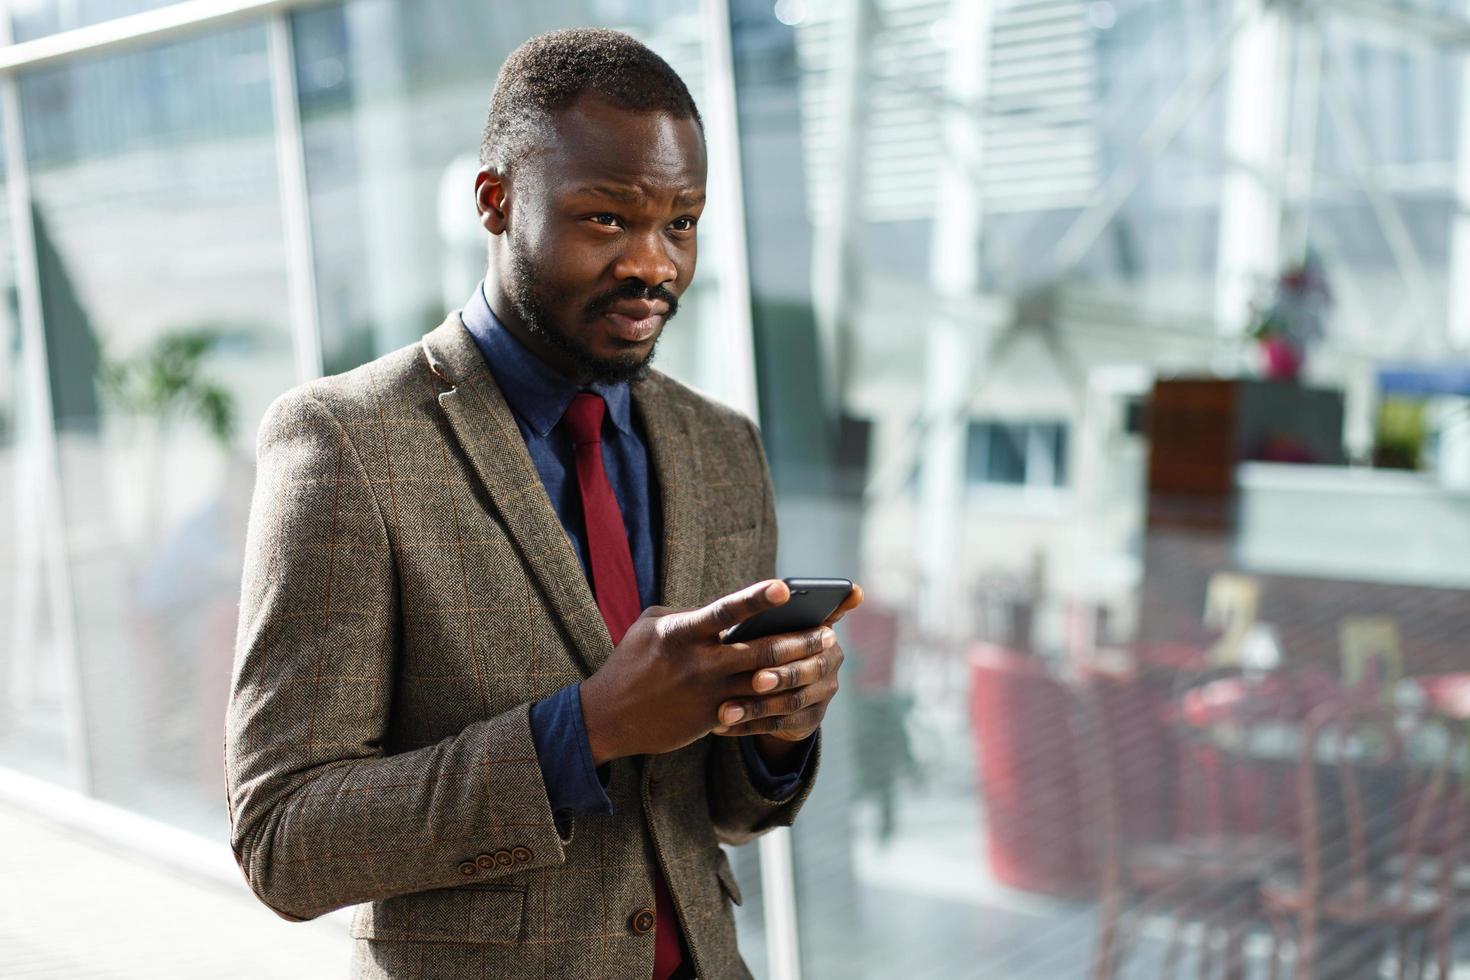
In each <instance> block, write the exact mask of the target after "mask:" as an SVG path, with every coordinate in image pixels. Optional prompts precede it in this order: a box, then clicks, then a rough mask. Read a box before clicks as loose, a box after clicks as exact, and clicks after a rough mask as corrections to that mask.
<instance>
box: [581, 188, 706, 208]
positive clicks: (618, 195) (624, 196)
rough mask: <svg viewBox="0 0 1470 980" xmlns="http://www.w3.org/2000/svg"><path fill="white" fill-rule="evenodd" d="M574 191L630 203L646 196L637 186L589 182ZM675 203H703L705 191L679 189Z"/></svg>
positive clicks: (686, 205)
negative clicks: (614, 185) (615, 185)
mask: <svg viewBox="0 0 1470 980" xmlns="http://www.w3.org/2000/svg"><path fill="white" fill-rule="evenodd" d="M572 193H574V194H594V195H597V196H599V197H605V198H608V199H609V200H613V201H617V202H619V203H621V204H628V205H637V204H642V203H643V200H644V198H645V196H646V195H645V194H644V193H643V192H642V191H640V190H638V189H637V188H633V187H613V186H611V185H608V184H587V185H584V186H582V187H578V188H576V189H575V190H574V191H573V192H572ZM674 203H675V204H678V205H680V206H682V207H691V206H693V205H696V204H703V203H704V191H703V190H701V189H697V188H691V189H689V190H683V191H679V192H678V193H677V194H675V195H674Z"/></svg>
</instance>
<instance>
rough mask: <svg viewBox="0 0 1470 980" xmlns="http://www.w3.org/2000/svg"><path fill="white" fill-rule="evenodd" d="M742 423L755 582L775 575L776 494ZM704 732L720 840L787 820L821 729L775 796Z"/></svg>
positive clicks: (736, 743) (750, 835) (811, 773)
mask: <svg viewBox="0 0 1470 980" xmlns="http://www.w3.org/2000/svg"><path fill="white" fill-rule="evenodd" d="M745 427H746V435H747V437H748V438H749V439H750V443H751V447H752V451H753V458H754V462H755V464H756V467H757V469H758V470H759V472H760V486H761V495H762V501H763V506H762V508H761V531H760V537H759V543H758V544H757V546H756V560H755V568H754V574H753V576H752V578H751V581H753V582H755V581H759V580H761V579H765V578H775V577H776V494H775V490H774V489H773V488H772V486H771V471H770V467H769V466H768V465H767V464H766V454H765V450H764V449H763V448H762V447H761V439H760V431H759V430H758V429H757V428H756V427H755V423H753V422H751V421H750V420H749V419H746V420H745ZM709 738H710V740H711V742H712V745H711V748H710V755H709V802H710V819H711V820H712V821H713V823H714V827H715V835H716V836H717V837H718V838H719V840H720V842H721V843H724V844H744V843H746V842H747V841H750V840H753V839H754V838H756V837H759V836H760V835H761V834H763V833H765V832H766V831H768V830H770V829H772V828H774V827H789V826H791V824H792V822H793V821H794V820H795V819H796V815H797V813H798V812H800V810H801V807H802V804H803V803H805V802H806V798H807V797H808V796H809V795H811V791H812V786H813V785H814V784H815V782H816V778H817V769H818V768H819V767H820V763H821V759H822V732H821V729H818V730H817V732H816V734H815V735H814V736H813V738H814V739H815V741H816V744H815V745H814V746H812V752H811V756H810V757H809V758H808V759H807V764H806V767H805V768H804V769H803V771H802V774H801V781H800V782H799V783H798V785H797V787H796V789H795V790H794V792H793V793H792V794H791V795H790V796H788V797H785V798H784V799H781V800H774V799H771V798H769V797H767V796H765V795H763V794H762V793H761V791H760V789H758V788H757V784H756V782H754V781H753V780H752V778H751V772H750V769H749V768H748V767H747V766H746V764H745V757H744V754H743V753H742V752H741V751H740V740H739V739H738V738H725V737H722V736H719V735H711V736H709Z"/></svg>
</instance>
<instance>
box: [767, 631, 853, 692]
mask: <svg viewBox="0 0 1470 980" xmlns="http://www.w3.org/2000/svg"><path fill="white" fill-rule="evenodd" d="M841 663H842V648H841V647H839V646H837V645H836V644H835V643H834V644H833V645H832V646H830V647H828V648H827V649H825V650H823V651H822V652H821V653H819V654H817V655H816V656H812V657H803V658H802V659H800V660H793V661H791V662H790V663H788V664H783V665H782V666H780V667H774V668H771V669H769V670H758V671H756V672H755V675H754V676H752V677H751V679H750V687H751V690H753V691H755V692H756V693H757V694H771V693H774V692H776V691H789V690H791V689H792V688H795V687H805V686H806V685H808V684H815V683H816V682H817V681H819V680H821V679H822V678H823V677H826V676H827V675H828V674H830V673H832V671H834V670H836V669H837V667H838V666H839V665H840V664H841Z"/></svg>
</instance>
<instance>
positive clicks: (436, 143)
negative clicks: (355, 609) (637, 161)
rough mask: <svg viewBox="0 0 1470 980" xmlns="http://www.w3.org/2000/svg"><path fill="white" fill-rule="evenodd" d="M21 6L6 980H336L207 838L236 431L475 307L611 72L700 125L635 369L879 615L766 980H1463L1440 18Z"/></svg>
mask: <svg viewBox="0 0 1470 980" xmlns="http://www.w3.org/2000/svg"><path fill="white" fill-rule="evenodd" d="M4 6H5V7H6V16H4V17H3V18H0V41H3V42H4V44H3V45H0V134H3V139H0V178H3V183H4V190H5V197H4V201H5V206H4V207H3V208H0V285H3V292H0V522H3V526H4V528H5V530H4V532H3V537H0V841H3V843H0V976H6V977H17V976H19V977H66V978H73V977H109V978H110V977H135V976H136V977H163V976H187V977H256V976H270V977H332V976H344V975H345V974H346V969H347V957H348V946H349V943H350V940H349V938H348V936H347V932H346V928H345V924H344V922H343V921H342V920H341V918H340V917H328V918H327V919H326V920H324V921H321V922H317V923H313V924H310V925H306V926H287V925H286V924H284V923H280V922H278V921H277V920H275V919H274V918H273V917H272V916H271V915H270V913H269V912H267V911H266V910H265V909H264V908H263V907H261V906H259V905H258V904H256V903H255V902H254V900H253V899H252V898H251V897H250V896H249V895H248V893H247V892H246V891H245V890H244V887H243V883H242V882H241V881H240V880H239V876H238V873H237V872H236V871H235V869H234V867H233V862H232V860H231V858H230V855H229V851H228V847H227V844H226V839H227V826H228V824H227V815H226V812H225V805H224V787H223V777H222V771H221V769H222V767H221V754H222V726H223V717H224V707H225V699H226V695H227V690H228V683H229V674H230V666H231V659H232V650H233V643H234V634H235V626H236V617H237V602H238V598H239V574H240V567H241V561H242V548H243V541H244V530H245V518H246V512H247V508H248V504H249V498H250V491H251V486H252V481H253V467H254V464H253V445H254V437H255V431H256V426H257V423H258V421H259V418H260V416H261V414H262V412H263V410H264V408H265V406H266V405H267V404H269V402H270V401H271V400H272V399H273V398H274V397H275V396H276V395H278V394H279V393H281V392H282V391H284V390H285V389H287V388H289V387H291V386H292V385H294V384H297V383H299V382H301V381H304V380H308V379H310V378H312V377H315V376H318V375H320V374H323V373H334V372H338V371H342V370H345V369H347V368H351V367H353V366H355V365H358V364H360V363H363V362H364V361H367V360H370V359H371V358H373V357H375V356H377V355H379V354H382V353H385V352H387V351H389V350H392V349H395V348H397V347H399V346H402V345H404V344H407V343H410V342H412V341H414V340H415V339H416V338H417V337H419V336H420V335H422V334H423V333H424V332H426V331H427V330H428V329H430V328H431V327H433V326H435V325H437V324H438V323H439V322H440V320H441V319H442V318H443V316H444V315H445V313H446V312H447V311H449V310H452V309H456V308H458V307H459V306H461V305H462V303H463V301H464V299H465V298H466V297H467V296H468V295H469V293H470V291H471V290H472V289H473V288H474V286H475V283H476V282H477V281H478V279H479V277H480V276H481V274H482V272H483V268H484V261H485V250H484V241H483V238H482V235H483V232H482V231H481V230H480V228H479V226H478V224H477V222H476V220H475V211H474V206H473V199H472V182H473V175H474V172H475V170H476V167H477V159H476V154H477V149H478V141H479V135H480V130H481V127H482V126H483V123H484V116H485V111H486V107H487V105H488V101H489V95H490V91H491V88H492V85H493V82H494V79H495V75H496V72H497V70H498V69H499V66H500V62H501V60H502V59H503V58H504V56H505V55H506V54H507V53H508V52H509V51H510V50H512V49H513V48H514V47H515V46H516V45H517V44H519V43H520V42H521V41H523V40H524V39H525V38H527V37H529V36H530V35H532V34H535V33H538V32H541V31H544V30H549V29H553V28H558V27H567V26H576V25H602V26H611V27H617V28H620V29H623V30H627V31H629V32H630V33H632V34H634V35H636V36H637V37H639V38H641V39H642V40H643V41H645V42H646V43H647V44H649V45H650V46H651V47H653V48H654V49H655V50H656V51H658V52H659V53H660V54H662V55H663V56H664V57H665V58H666V59H667V60H668V61H669V62H670V63H671V64H672V65H673V66H674V67H675V68H676V69H677V70H678V71H679V72H680V74H681V75H682V76H683V77H684V79H685V80H686V82H687V83H688V84H689V87H690V89H691V91H692V92H693V94H694V96H695V99H696V100H697V101H698V102H699V104H700V106H701V108H702V110H703V112H704V115H705V119H706V121H707V126H708V128H707V133H706V135H707V139H708V144H709V151H710V161H711V165H710V171H711V172H710V186H711V192H712V193H711V205H710V208H709V211H708V213H707V217H706V218H705V220H704V221H703V222H702V225H703V228H704V234H703V235H702V246H703V252H704V254H703V262H702V263H701V269H700V273H699V276H698V279H697V282H696V284H695V285H694V286H693V287H692V289H691V291H690V293H689V295H688V296H687V297H686V299H685V302H684V304H683V306H682V308H683V309H684V311H685V314H684V316H682V317H680V318H679V322H678V323H677V324H673V325H672V326H671V327H670V329H669V330H668V331H667V332H666V334H665V339H664V341H663V343H662V344H661V345H660V349H659V355H658V362H657V363H658V366H659V367H660V368H662V369H663V370H665V371H667V372H669V373H671V374H673V375H675V376H676V377H679V378H681V379H682V380H684V381H686V382H688V383H690V384H692V385H694V386H696V387H697V388H699V389H701V390H702V391H705V392H707V393H709V394H710V395H712V396H714V397H717V398H720V399H723V400H725V401H727V402H729V403H731V404H734V405H736V406H737V407H739V408H741V409H743V410H746V411H748V412H750V413H751V414H752V415H755V416H756V417H758V418H759V420H760V422H761V425H762V429H763V432H764V437H765V440H766V445H767V449H768V452H769V455H770V459H771V466H772V469H773V473H774V478H775V482H776V487H777V491H778V496H779V500H780V512H781V514H780V516H781V528H782V548H781V561H780V565H781V573H782V574H785V575H803V574H807V575H828V574H833V575H836V574H840V575H848V576H850V577H852V578H854V579H857V580H859V581H861V582H862V583H863V584H864V586H865V588H866V591H867V593H868V596H869V600H868V602H867V603H866V604H865V605H864V607H863V608H862V609H861V610H860V611H859V612H858V613H857V614H854V615H853V616H852V617H850V618H849V619H848V620H847V621H846V622H845V624H844V629H845V633H844V644H845V648H846V649H847V651H848V654H849V661H848V665H847V667H846V669H845V671H844V675H845V677H846V680H845V682H844V687H843V695H842V697H840V698H839V699H838V701H837V702H836V703H835V704H834V707H833V710H832V712H831V713H830V714H829V716H828V719H827V722H826V725H825V728H826V731H827V735H826V739H827V741H826V750H825V751H826V754H825V757H824V769H823V774H822V779H821V781H820V783H819V785H818V788H817V791H816V793H815V794H814V796H813V798H812V799H811V801H810V803H809V804H808V806H807V809H806V810H805V812H804V814H803V817H802V819H801V821H800V823H799V825H798V826H797V827H796V828H794V830H793V831H792V832H791V833H790V834H789V835H786V834H783V835H781V836H776V837H773V838H768V839H766V840H765V841H764V842H763V843H761V844H760V845H758V846H757V845H752V846H750V847H747V848H744V849H741V850H740V851H739V852H738V853H736V854H735V855H734V856H735V862H736V867H737V871H738V873H739V875H740V877H741V878H742V879H744V881H745V893H746V895H747V899H746V904H745V906H744V907H743V908H742V909H741V910H740V912H739V915H740V923H741V930H742V942H743V943H744V945H745V952H746V958H747V960H748V961H749V963H750V965H751V967H752V969H753V970H754V971H755V973H756V974H757V975H758V976H761V977H770V978H775V980H790V978H795V977H807V978H829V977H842V978H848V977H859V978H861V977H868V978H875V980H876V978H888V977H895V976H905V977H910V978H921V977H922V978H928V977H933V978H959V977H965V978H969V977H976V978H982V977H983V978H991V977H994V978H1018V977H1022V978H1051V977H1057V978H1072V977H1084V976H1097V977H1099V978H1104V977H1110V976H1138V977H1143V976H1155V975H1159V974H1161V973H1166V972H1167V970H1168V968H1170V967H1179V968H1180V969H1182V970H1191V971H1198V972H1199V975H1201V976H1203V975H1206V974H1205V971H1210V970H1213V971H1216V975H1219V976H1223V977H1227V978H1235V977H1245V976H1262V977H1264V976H1267V975H1271V976H1275V975H1277V974H1276V973H1275V972H1273V971H1272V967H1273V964H1275V965H1276V966H1279V967H1280V969H1281V970H1282V971H1283V973H1285V971H1287V970H1291V969H1295V970H1297V971H1298V972H1297V973H1296V975H1297V976H1299V977H1306V976H1313V977H1378V976H1380V975H1384V976H1386V975H1390V974H1391V973H1392V972H1393V971H1398V970H1403V971H1406V972H1407V973H1409V974H1410V975H1413V974H1414V971H1415V970H1419V971H1422V975H1427V976H1445V975H1448V974H1450V973H1453V974H1454V975H1456V976H1470V930H1467V929H1465V928H1463V925H1464V919H1463V918H1462V916H1463V915H1464V914H1466V913H1470V900H1467V898H1470V864H1467V863H1465V862H1470V849H1467V848H1464V847H1463V846H1462V845H1463V844H1465V843H1470V823H1467V822H1466V820H1465V814H1464V811H1465V809H1466V807H1465V797H1466V789H1465V786H1466V783H1467V778H1470V777H1467V768H1470V763H1467V758H1466V756H1467V752H1466V738H1467V719H1470V646H1467V643H1470V640H1467V637H1470V594H1467V589H1470V562H1467V559H1466V556H1467V555H1470V210H1467V208H1470V97H1467V92H1470V88H1467V86H1470V75H1467V74H1466V73H1465V70H1464V64H1465V56H1466V54H1467V52H1470V5H1467V4H1466V3H1465V2H1463V0H1096V2H1087V0H776V2H774V3H773V2H771V0H702V2H696V0H540V2H538V3H536V4H503V3H495V4H491V3H484V2H477V0H433V2H421V3H410V2H407V0H344V2H309V0H189V2H184V3H175V4H164V3H159V2H150V0H13V2H11V3H9V4H6V5H4ZM79 940H82V941H83V942H79ZM89 950H91V951H89ZM1456 965H1458V969H1457V966H1456Z"/></svg>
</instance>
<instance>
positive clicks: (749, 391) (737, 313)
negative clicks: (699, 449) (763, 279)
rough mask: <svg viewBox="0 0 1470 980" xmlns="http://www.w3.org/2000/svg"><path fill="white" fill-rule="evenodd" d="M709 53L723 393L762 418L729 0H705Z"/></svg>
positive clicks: (708, 111) (708, 114) (707, 67)
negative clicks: (724, 378) (724, 377)
mask: <svg viewBox="0 0 1470 980" xmlns="http://www.w3.org/2000/svg"><path fill="white" fill-rule="evenodd" d="M704 57H705V78H706V79H707V86H708V88H707V94H706V103H705V107H704V109H705V111H704V116H705V119H706V121H707V125H708V126H709V133H710V139H709V145H710V149H711V151H712V156H713V159H712V160H711V161H710V162H711V167H710V176H711V178H712V184H713V186H712V187H710V200H711V201H713V202H715V203H716V205H717V206H718V207H719V209H720V210H719V212H718V214H719V217H720V219H721V220H720V221H719V222H718V224H717V226H716V228H715V231H716V233H717V235H718V238H717V241H718V243H719V244H718V246H717V252H718V254H719V256H720V260H721V261H720V276H721V279H722V280H723V281H722V282H721V284H720V306H721V308H722V312H723V317H724V320H725V326H724V327H723V328H722V329H720V330H719V331H716V332H715V336H717V337H718V338H719V340H720V343H721V345H722V351H721V353H722V354H723V359H722V363H723V364H724V366H725V370H726V371H727V372H728V377H727V379H726V381H725V384H724V387H723V393H724V395H725V397H726V399H727V400H728V401H729V403H730V404H731V405H732V406H734V407H735V408H738V409H739V410H740V411H742V412H744V413H745V414H747V415H749V416H750V417H751V418H753V419H755V420H757V421H759V420H760V400H759V396H758V393H757V388H756V383H755V321H754V319H753V317H752V315H751V310H750V300H751V296H750V256H749V254H748V251H747V249H748V241H747V238H746V233H745V182H744V175H743V173H742V171H741V166H740V124H739V117H738V114H737V104H736V100H735V56H734V53H733V51H732V49H731V40H730V5H729V0H704Z"/></svg>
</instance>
